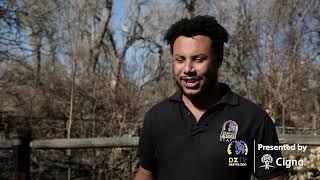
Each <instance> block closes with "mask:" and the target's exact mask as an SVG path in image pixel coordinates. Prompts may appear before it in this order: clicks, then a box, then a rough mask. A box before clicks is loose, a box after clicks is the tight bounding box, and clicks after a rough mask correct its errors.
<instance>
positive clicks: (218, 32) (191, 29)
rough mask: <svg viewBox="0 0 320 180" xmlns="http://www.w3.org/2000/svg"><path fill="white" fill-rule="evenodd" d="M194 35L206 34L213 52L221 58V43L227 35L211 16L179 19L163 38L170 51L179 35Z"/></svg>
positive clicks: (226, 39) (225, 39)
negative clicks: (211, 44)
mask: <svg viewBox="0 0 320 180" xmlns="http://www.w3.org/2000/svg"><path fill="white" fill-rule="evenodd" d="M196 35H204V36H208V37H209V38H210V39H211V41H212V43H213V50H214V52H215V53H217V54H218V56H220V57H221V58H222V56H223V44H224V43H225V42H227V41H228V36H229V35H228V32H227V31H226V30H225V29H224V27H222V26H221V25H220V24H219V23H218V22H217V20H216V19H215V17H213V16H208V15H205V16H195V17H193V18H190V19H187V18H184V19H181V20H179V21H177V22H175V23H174V24H173V25H172V26H171V27H170V28H169V29H168V30H167V31H166V33H165V35H164V38H163V39H164V41H165V42H166V43H167V44H169V45H170V50H171V53H172V52H173V44H174V41H175V40H176V39H177V38H178V37H179V36H186V37H193V36H196ZM221 60H222V59H221Z"/></svg>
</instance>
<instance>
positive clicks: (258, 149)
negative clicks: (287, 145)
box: [254, 113, 286, 179]
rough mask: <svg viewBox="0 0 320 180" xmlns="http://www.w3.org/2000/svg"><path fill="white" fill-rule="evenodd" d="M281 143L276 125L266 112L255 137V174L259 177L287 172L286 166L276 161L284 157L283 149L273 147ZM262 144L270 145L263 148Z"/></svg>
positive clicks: (265, 177)
mask: <svg viewBox="0 0 320 180" xmlns="http://www.w3.org/2000/svg"><path fill="white" fill-rule="evenodd" d="M279 145H280V143H279V140H278V136H277V132H276V129H275V126H274V124H273V122H272V120H271V118H270V117H269V115H268V114H267V113H265V115H264V119H263V122H262V123H261V126H260V127H259V128H258V132H257V133H256V137H255V158H254V161H255V163H254V164H255V168H254V176H256V177H257V178H258V179H270V178H273V177H277V176H280V175H284V174H285V173H286V171H285V169H284V167H283V166H278V165H277V163H276V161H277V159H278V158H282V154H281V150H275V149H271V147H275V146H277V147H279ZM262 146H265V147H267V146H268V148H262ZM281 162H282V161H281Z"/></svg>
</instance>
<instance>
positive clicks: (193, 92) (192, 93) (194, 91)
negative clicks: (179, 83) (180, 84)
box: [182, 88, 201, 97]
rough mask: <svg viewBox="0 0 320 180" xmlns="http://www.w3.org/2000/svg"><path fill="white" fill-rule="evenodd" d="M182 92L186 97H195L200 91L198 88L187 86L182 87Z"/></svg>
mask: <svg viewBox="0 0 320 180" xmlns="http://www.w3.org/2000/svg"><path fill="white" fill-rule="evenodd" d="M182 90H183V94H184V95H185V96H187V97H196V96H199V95H200V94H201V93H200V92H201V91H200V89H187V88H182Z"/></svg>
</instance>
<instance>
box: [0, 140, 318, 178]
mask: <svg viewBox="0 0 320 180" xmlns="http://www.w3.org/2000/svg"><path fill="white" fill-rule="evenodd" d="M279 141H280V143H281V144H303V145H312V146H320V136H312V135H310V136H301V135H279ZM138 142H139V137H109V138H74V139H35V140H29V139H28V138H24V137H20V138H15V139H10V140H6V139H2V140H0V149H12V150H13V156H14V157H13V159H14V161H15V162H14V164H15V179H19V180H20V179H21V180H28V179H30V152H31V149H74V148H114V147H137V146H138Z"/></svg>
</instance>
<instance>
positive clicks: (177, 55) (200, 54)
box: [174, 53, 208, 57]
mask: <svg viewBox="0 0 320 180" xmlns="http://www.w3.org/2000/svg"><path fill="white" fill-rule="evenodd" d="M196 56H205V57H208V55H206V54H204V53H199V54H194V55H192V56H191V57H196ZM174 57H185V56H184V55H180V54H174Z"/></svg>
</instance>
